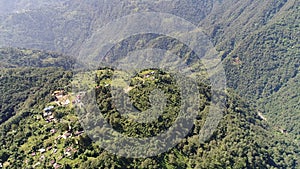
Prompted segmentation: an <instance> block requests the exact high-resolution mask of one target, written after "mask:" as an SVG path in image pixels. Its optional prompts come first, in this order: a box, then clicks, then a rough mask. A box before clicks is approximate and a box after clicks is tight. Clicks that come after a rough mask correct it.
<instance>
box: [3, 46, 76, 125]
mask: <svg viewBox="0 0 300 169" xmlns="http://www.w3.org/2000/svg"><path fill="white" fill-rule="evenodd" d="M0 62H1V63H0V67H1V70H0V72H1V75H0V80H1V86H0V91H1V94H2V95H1V100H0V123H2V122H4V121H6V120H8V119H9V118H10V117H12V116H14V115H15V114H16V112H18V111H24V109H30V107H31V106H33V105H35V104H37V103H39V102H40V99H39V98H36V97H42V96H45V95H47V93H49V92H50V91H51V89H52V90H54V89H55V88H57V87H64V86H61V85H58V84H57V83H53V82H54V81H55V80H56V81H57V82H60V80H57V79H60V78H63V77H65V76H69V77H70V74H69V75H68V74H66V73H64V71H65V70H68V69H70V68H71V66H72V64H74V61H73V60H72V59H70V58H68V57H63V56H62V55H58V54H55V53H45V52H41V51H37V50H26V49H13V48H2V49H0ZM62 81H63V80H62Z"/></svg>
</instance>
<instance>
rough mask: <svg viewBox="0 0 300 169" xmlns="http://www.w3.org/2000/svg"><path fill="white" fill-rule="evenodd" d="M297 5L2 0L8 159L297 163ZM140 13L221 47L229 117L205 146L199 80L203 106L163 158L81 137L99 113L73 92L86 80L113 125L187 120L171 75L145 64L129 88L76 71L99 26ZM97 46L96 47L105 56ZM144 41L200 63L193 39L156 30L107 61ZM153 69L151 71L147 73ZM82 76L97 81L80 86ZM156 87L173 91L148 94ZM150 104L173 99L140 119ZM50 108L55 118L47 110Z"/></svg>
mask: <svg viewBox="0 0 300 169" xmlns="http://www.w3.org/2000/svg"><path fill="white" fill-rule="evenodd" d="M299 7H300V1H298V0H277V1H271V0H266V1H257V0H256V1H253V0H243V1H240V0H201V1H196V0H173V1H165V0H156V1H153V2H152V1H141V0H131V1H122V2H120V1H119V0H110V1H106V0H89V1H81V0H62V1H56V0H51V1H47V2H46V1H44V0H41V1H39V2H35V3H32V2H31V1H30V0H12V1H9V2H8V1H5V0H0V47H1V48H0V91H1V94H2V95H1V97H0V133H1V134H0V141H1V143H0V146H1V148H0V166H4V168H56V167H57V168H70V167H71V168H299V159H300V158H299V156H300V151H299V144H300V142H299V139H300V137H299V135H300V126H299V123H298V121H299V118H300V117H299V114H300V107H299V94H298V93H299V92H298V91H300V89H299V77H300V76H299V63H300V57H299V56H300V53H299V52H300V46H299V37H300V34H299V33H300V27H299V25H300V23H299V19H300V18H299V16H300V8H299ZM139 12H161V13H170V14H173V15H176V16H178V17H181V18H184V19H186V20H187V21H189V22H191V23H193V24H195V25H196V26H198V27H200V28H201V29H202V30H203V32H204V33H205V34H206V35H207V36H208V38H209V40H210V41H211V42H212V44H213V45H214V46H215V47H216V50H217V52H219V57H221V59H222V61H223V66H224V69H225V73H226V83H227V87H228V90H226V91H222V92H221V93H222V96H223V95H225V96H226V98H227V103H226V106H225V107H226V109H225V112H224V116H223V118H222V120H221V122H220V123H219V125H218V128H217V130H216V131H215V132H214V133H213V136H212V137H211V138H210V139H209V140H207V141H206V142H205V143H201V144H200V142H199V132H200V130H201V128H202V127H203V124H204V121H205V119H206V117H207V115H208V111H209V103H210V99H211V98H210V94H211V92H212V90H211V88H210V84H209V83H206V82H207V81H205V83H203V79H202V80H200V81H201V82H200V81H199V83H198V88H199V93H200V96H201V98H200V105H199V108H200V111H199V112H198V115H197V116H196V117H197V118H196V119H195V121H194V124H193V128H192V129H191V130H190V132H189V133H188V135H187V136H185V137H184V139H183V140H182V141H181V142H180V143H179V144H176V146H175V147H174V148H172V149H170V150H169V151H167V152H165V153H162V154H160V155H158V156H153V157H149V158H138V159H134V158H126V157H119V156H116V155H113V154H111V153H110V152H109V151H106V150H104V149H103V148H101V145H102V144H101V143H99V142H98V143H97V142H94V141H92V140H91V138H92V137H89V136H91V133H88V132H83V131H84V127H85V126H84V125H83V124H82V123H80V120H82V119H81V116H80V115H81V114H80V112H81V111H82V112H81V113H88V112H93V111H92V109H93V107H89V103H90V100H89V99H86V100H82V102H78V101H79V99H77V96H78V97H83V96H81V95H80V96H79V95H78V94H77V93H74V84H75V85H85V87H86V88H85V89H86V90H87V92H86V93H87V95H91V94H96V96H97V100H96V101H97V105H98V106H99V107H97V108H99V110H101V112H102V113H103V115H104V117H105V119H106V121H107V122H108V123H109V124H110V125H111V126H113V128H114V129H115V130H116V131H118V132H120V133H122V134H124V135H127V136H131V137H136V138H139V137H145V136H147V137H149V136H155V135H157V134H160V133H161V132H162V131H165V130H166V129H168V128H170V126H172V123H173V122H174V120H175V119H176V117H177V116H178V105H179V104H180V96H179V95H178V91H179V89H178V87H177V86H176V85H175V82H174V81H173V79H172V75H171V74H168V73H167V72H164V71H163V70H159V69H149V70H143V71H140V72H138V73H137V74H136V76H134V77H131V79H129V80H130V85H129V87H128V88H126V89H123V87H124V86H123V85H124V84H123V83H120V84H118V83H117V84H115V85H117V86H114V84H113V83H112V80H111V78H112V75H114V74H117V75H118V74H122V73H123V72H121V71H118V70H114V69H112V68H105V69H104V68H101V69H100V68H99V69H96V68H95V70H94V71H86V70H81V69H80V70H79V69H76V68H80V65H75V64H78V63H79V62H78V61H76V60H75V59H74V58H77V59H79V60H82V59H83V58H78V57H86V56H83V55H82V53H81V51H82V50H85V48H86V47H87V45H86V44H85V43H86V42H92V41H93V37H94V35H97V31H98V30H99V29H101V27H103V26H105V25H107V24H108V23H110V22H111V21H114V20H115V19H117V18H120V17H122V16H126V15H129V14H135V13H139ZM124 30H126V28H125V27H124V28H123V27H120V28H119V29H118V31H120V32H122V31H124ZM89 47H90V46H89ZM95 47H96V49H95V48H93V46H91V48H90V50H91V51H97V45H95ZM147 48H160V49H164V50H169V51H172V52H173V53H175V54H176V55H178V56H179V57H181V58H184V59H186V61H188V62H187V64H189V63H194V62H195V61H196V62H197V57H196V56H195V53H193V52H192V51H190V49H189V48H188V46H186V44H182V43H181V42H179V41H178V40H176V39H172V38H171V37H167V36H164V35H158V34H151V33H149V34H144V35H134V36H131V37H128V38H127V39H124V40H122V41H120V42H118V44H115V46H114V47H113V48H112V49H111V50H110V51H109V52H108V53H107V55H106V58H109V59H110V58H113V57H121V56H122V55H124V54H128V53H129V52H131V51H134V50H143V49H147ZM50 51H55V52H50ZM186 54H188V55H186ZM127 62H128V61H127ZM197 66H200V67H197ZM196 67H197V69H194V70H193V71H195V72H198V73H202V72H201V71H203V67H202V65H201V63H199V64H196ZM149 72H153V74H150V75H149V76H150V79H147V78H146V79H145V76H147V75H148V73H149ZM82 74H84V75H86V76H87V77H88V78H92V79H93V80H94V82H95V83H93V84H89V83H87V82H86V81H85V79H83V81H76V80H75V81H74V77H76V76H78V75H82ZM145 74H147V75H145ZM202 75H204V76H205V75H206V74H205V70H204V74H202ZM206 80H207V79H206ZM117 82H120V81H117ZM81 87H82V86H80V88H81ZM113 87H116V88H113ZM80 88H79V89H80ZM157 88H158V89H160V90H162V91H164V93H167V95H166V96H165V97H162V98H160V99H155V98H154V99H153V98H151V95H153V93H152V91H153V89H157ZM88 89H92V90H90V91H88ZM112 89H114V90H112ZM62 91H63V92H62ZM154 91H155V90H154ZM166 91H172V92H170V93H169V92H166ZM219 92H220V91H219ZM55 93H59V94H55ZM79 93H80V91H79ZM117 94H120V95H126V96H128V97H129V98H130V102H127V101H126V100H121V102H117V104H118V105H116V104H114V102H115V101H116V100H113V96H116V95H117ZM120 97H121V96H120ZM83 98H85V97H83ZM152 102H166V103H167V104H166V108H165V109H163V111H164V114H163V115H162V116H158V117H159V118H158V120H157V121H154V122H153V123H149V124H147V125H145V124H140V123H136V122H135V119H136V118H138V119H141V118H143V117H144V118H145V117H147V116H143V115H141V116H140V114H139V113H136V111H137V112H139V111H147V110H148V109H151V106H150V103H152ZM129 103H130V104H132V105H133V110H132V112H133V113H132V114H130V115H127V116H123V115H121V114H120V113H119V111H118V110H119V108H120V107H118V108H117V106H126V105H127V104H129ZM82 104H85V105H86V109H85V110H83V109H81V106H82ZM52 106H53V107H54V108H52ZM49 107H50V109H51V111H50V112H51V113H50V114H49V112H48V111H47V112H45V108H49ZM159 110H160V109H159ZM78 111H79V114H78ZM89 115H90V117H91V118H94V117H95V116H94V115H95V114H93V113H90V114H89ZM150 115H151V114H150ZM153 117H156V115H154V116H153ZM95 119H97V118H96V117H95ZM94 132H98V131H94ZM101 132H103V131H101ZM104 133H105V132H104ZM108 146H109V145H108ZM112 147H113V145H112ZM149 153H150V154H151V152H149ZM125 154H126V153H125Z"/></svg>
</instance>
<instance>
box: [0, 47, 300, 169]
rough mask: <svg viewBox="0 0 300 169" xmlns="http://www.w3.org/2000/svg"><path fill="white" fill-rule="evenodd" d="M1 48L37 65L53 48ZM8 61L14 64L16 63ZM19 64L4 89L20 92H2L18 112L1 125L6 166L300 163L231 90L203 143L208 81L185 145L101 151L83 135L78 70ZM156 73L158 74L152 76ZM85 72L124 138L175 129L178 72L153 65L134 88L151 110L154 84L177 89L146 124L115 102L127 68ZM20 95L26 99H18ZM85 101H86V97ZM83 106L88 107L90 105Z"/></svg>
mask: <svg viewBox="0 0 300 169" xmlns="http://www.w3.org/2000/svg"><path fill="white" fill-rule="evenodd" d="M2 51H10V52H11V55H14V56H19V55H23V53H31V55H27V57H28V59H29V58H31V59H32V62H38V61H39V60H40V58H39V57H36V55H35V53H39V55H40V56H43V57H47V56H48V59H50V58H49V57H50V56H49V53H44V52H41V51H39V52H38V51H31V50H25V49H11V48H9V49H2ZM54 55H55V54H54ZM30 56H32V57H30ZM54 58H56V59H58V58H60V57H58V56H54ZM7 64H9V65H12V63H10V62H7ZM14 64H17V63H14ZM18 65H20V66H19V67H18V68H11V67H7V68H3V69H2V71H5V72H6V73H5V74H2V76H3V78H4V79H7V80H6V81H5V83H2V84H4V85H1V87H3V89H4V91H6V90H8V89H9V91H10V92H8V91H7V92H6V93H5V92H4V94H6V95H9V94H11V92H13V91H15V92H14V93H15V95H16V96H15V97H9V98H11V99H9V98H6V97H3V98H6V99H8V100H7V102H4V103H5V104H1V105H7V106H8V107H13V109H12V110H11V113H12V114H13V115H14V116H13V117H11V118H9V119H8V120H6V121H5V122H3V123H2V124H1V126H0V127H1V139H0V140H1V151H0V160H1V161H0V163H1V164H2V165H3V166H4V167H5V168H6V167H7V168H32V167H38V168H54V167H63V168H70V167H72V168H99V167H100V168H296V166H297V165H298V163H299V151H300V150H299V145H298V144H297V143H296V142H294V141H293V140H292V139H289V138H286V135H285V134H283V133H281V132H279V131H277V130H276V129H274V128H272V127H271V126H269V125H268V123H267V122H266V121H264V120H263V119H261V118H260V117H259V116H258V115H257V112H256V110H255V109H253V108H252V107H251V106H249V105H247V103H246V102H245V101H244V100H243V99H242V98H240V97H239V96H237V95H236V94H234V92H233V91H232V90H228V91H226V93H225V95H224V96H225V97H227V103H226V111H225V112H224V117H223V118H222V120H221V122H220V124H219V125H218V127H217V130H216V131H215V132H214V133H213V136H212V137H211V138H210V139H209V140H207V141H206V142H205V143H200V141H199V132H200V129H201V127H202V125H203V123H204V121H205V119H206V116H207V114H208V110H209V108H208V106H209V100H210V92H211V89H210V87H209V86H208V85H205V84H201V83H199V84H198V85H199V93H200V94H201V102H200V105H199V107H200V109H199V112H198V115H197V118H196V119H195V120H194V126H193V128H192V129H191V130H190V132H189V134H188V135H187V136H185V138H184V139H183V140H182V141H181V142H180V143H179V144H177V145H176V146H175V147H174V148H172V149H170V150H168V151H167V152H165V153H162V154H159V155H157V156H153V157H148V158H137V159H135V158H126V157H119V156H116V155H113V154H111V153H109V152H108V151H106V150H104V149H103V148H101V147H100V146H99V144H100V143H99V142H93V141H92V140H91V139H90V138H89V137H88V134H89V133H84V132H83V129H84V128H83V126H82V125H81V123H80V121H79V120H78V115H79V114H78V113H76V111H77V109H78V107H80V104H79V103H77V101H78V100H76V94H74V93H72V90H71V79H72V74H73V73H72V72H71V71H69V70H66V69H63V68H61V69H58V68H53V67H51V66H50V67H47V66H46V67H43V68H34V67H27V66H26V64H22V63H18ZM22 65H23V66H22ZM149 72H152V73H150V75H149V76H145V75H148V74H149ZM78 73H87V74H88V75H89V76H91V77H92V78H94V79H95V84H92V85H91V86H90V87H92V88H91V89H92V90H95V91H96V96H97V103H98V104H97V105H98V106H99V109H100V110H102V111H101V112H102V113H103V114H104V116H105V119H106V120H107V122H108V123H109V124H111V125H112V126H113V127H114V129H115V130H116V131H118V132H121V133H123V134H124V135H127V136H131V137H145V136H155V135H157V134H158V133H160V132H161V131H163V130H166V129H167V128H169V127H170V125H172V122H173V120H174V117H175V118H176V111H174V110H176V107H177V106H176V105H177V104H178V99H179V98H177V97H179V95H178V92H176V90H177V89H176V85H175V83H174V82H172V75H169V74H167V73H165V72H163V71H160V70H151V69H150V70H144V71H142V72H140V73H138V74H137V75H136V76H134V77H132V79H131V82H130V90H129V91H127V92H128V95H129V96H130V98H131V100H132V104H133V105H134V107H135V108H136V109H137V110H145V109H148V108H149V100H151V99H150V98H149V96H150V91H152V90H153V89H154V88H160V89H162V90H173V92H172V93H168V95H167V96H166V98H165V99H166V100H167V106H166V108H167V109H165V110H164V114H163V116H162V117H160V118H158V119H157V120H158V121H156V122H155V121H154V122H153V123H149V124H148V125H147V126H144V125H143V126H141V125H140V124H139V123H136V124H135V122H134V121H132V120H130V118H133V117H131V116H129V117H126V116H121V115H120V114H119V113H118V111H117V109H116V108H115V107H114V104H111V102H112V99H111V97H112V93H111V92H112V90H111V87H112V86H114V85H117V86H119V87H120V84H118V83H117V84H114V83H112V81H111V78H112V75H113V74H115V73H117V74H118V73H122V72H117V71H115V70H113V69H108V68H106V69H99V70H97V71H96V72H77V73H76V72H75V74H78ZM4 75H5V76H4ZM37 75H39V76H37ZM16 81H20V82H21V83H16ZM32 81H34V82H35V83H32ZM73 83H75V84H76V83H77V82H73ZM107 84H110V85H107ZM121 86H122V85H121ZM5 89H6V90H5ZM56 90H59V91H60V90H64V93H63V94H62V95H63V97H62V98H65V99H70V100H71V101H72V103H64V102H65V100H57V98H58V97H57V98H56V96H55V95H53V93H54V92H55V91H56ZM87 92H88V91H87ZM120 92H122V91H120ZM19 95H25V96H26V97H24V98H22V97H17V96H19ZM87 95H88V94H87ZM82 97H84V95H83V96H82ZM62 98H60V99H62ZM12 99H15V100H12ZM82 100H83V102H84V100H85V99H82ZM179 100H180V99H179ZM87 101H88V99H87ZM84 103H85V104H86V105H87V106H86V107H88V102H84ZM49 106H53V107H54V108H53V109H52V110H51V111H52V112H51V113H52V115H51V116H49V115H47V114H46V115H45V110H44V108H45V107H49ZM86 110H89V109H88V108H87V109H86ZM4 112H5V111H4ZM9 115H10V114H9Z"/></svg>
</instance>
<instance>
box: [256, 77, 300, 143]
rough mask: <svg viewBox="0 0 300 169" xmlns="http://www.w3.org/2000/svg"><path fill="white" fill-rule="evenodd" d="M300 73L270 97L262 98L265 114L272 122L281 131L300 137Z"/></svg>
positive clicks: (296, 137)
mask: <svg viewBox="0 0 300 169" xmlns="http://www.w3.org/2000/svg"><path fill="white" fill-rule="evenodd" d="M299 80H300V75H299V74H297V76H296V77H294V78H291V79H290V80H289V81H288V82H287V83H286V84H284V86H283V87H282V88H280V90H279V91H278V92H276V93H274V94H272V95H270V96H269V97H266V98H264V99H261V100H262V101H261V103H260V104H261V105H263V106H262V108H263V110H265V112H266V113H265V115H266V116H267V118H268V120H269V121H270V122H271V124H274V125H275V127H276V128H278V130H279V131H281V132H283V133H285V134H287V135H290V136H292V137H293V138H295V139H296V140H299V139H300V126H299V123H297V121H299V120H300V107H299V97H300V96H299V92H298V91H300V84H299V83H300V81H299Z"/></svg>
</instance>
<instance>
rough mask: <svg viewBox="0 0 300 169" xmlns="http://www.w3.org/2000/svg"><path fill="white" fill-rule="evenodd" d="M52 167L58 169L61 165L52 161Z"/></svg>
mask: <svg viewBox="0 0 300 169" xmlns="http://www.w3.org/2000/svg"><path fill="white" fill-rule="evenodd" d="M53 168H54V169H59V168H61V165H60V164H58V163H54V164H53Z"/></svg>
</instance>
